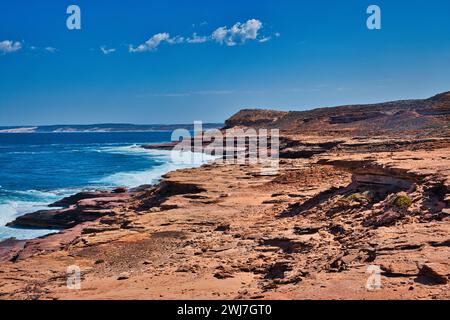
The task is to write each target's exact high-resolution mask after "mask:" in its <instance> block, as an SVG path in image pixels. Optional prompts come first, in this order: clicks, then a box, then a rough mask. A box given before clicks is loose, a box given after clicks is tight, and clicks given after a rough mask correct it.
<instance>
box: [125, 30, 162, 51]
mask: <svg viewBox="0 0 450 320" xmlns="http://www.w3.org/2000/svg"><path fill="white" fill-rule="evenodd" d="M164 41H166V42H170V41H171V40H170V34H168V33H167V32H164V33H157V34H155V35H154V36H152V37H151V38H150V39H148V40H147V41H146V42H145V43H143V44H140V45H139V46H137V47H136V48H133V46H131V45H130V46H129V48H128V49H129V51H130V52H146V51H155V50H156V48H158V46H159V45H160V44H161V43H162V42H164Z"/></svg>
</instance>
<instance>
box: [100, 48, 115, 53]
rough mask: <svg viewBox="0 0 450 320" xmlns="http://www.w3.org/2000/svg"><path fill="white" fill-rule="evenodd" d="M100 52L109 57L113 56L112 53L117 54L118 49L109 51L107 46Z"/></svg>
mask: <svg viewBox="0 0 450 320" xmlns="http://www.w3.org/2000/svg"><path fill="white" fill-rule="evenodd" d="M100 50H101V52H102V53H103V54H104V55H108V54H111V53H114V52H116V49H114V48H112V49H107V48H106V47H105V46H103V47H100Z"/></svg>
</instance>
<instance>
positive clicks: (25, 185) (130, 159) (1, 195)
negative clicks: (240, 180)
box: [0, 132, 212, 241]
mask: <svg viewBox="0 0 450 320" xmlns="http://www.w3.org/2000/svg"><path fill="white" fill-rule="evenodd" d="M170 137H171V132H126V133H118V132H114V133H98V132H96V133H0V241H1V240H3V239H7V238H11V237H14V238H17V239H31V238H35V237H39V236H43V235H46V234H49V233H53V232H55V230H34V229H33V230H30V229H18V228H8V227H6V226H5V225H6V224H7V223H8V222H10V221H12V220H14V219H15V218H16V217H18V216H20V215H23V214H26V213H30V212H34V211H37V210H42V209H48V207H47V206H48V205H49V204H50V203H52V202H54V201H56V200H59V199H61V198H62V197H65V196H69V195H71V194H74V193H76V192H79V191H83V190H95V189H104V188H113V187H117V186H126V187H136V186H139V185H143V184H152V183H157V182H158V180H159V179H160V178H161V176H162V175H163V174H165V173H167V172H169V171H172V170H176V169H182V168H187V167H194V166H198V165H201V164H202V163H204V162H205V161H208V160H211V159H212V158H209V159H208V158H202V159H197V160H196V162H195V163H192V162H186V161H181V160H180V159H172V157H171V156H170V151H160V150H145V149H143V148H140V145H142V144H153V143H163V142H169V141H170ZM186 156H189V155H186Z"/></svg>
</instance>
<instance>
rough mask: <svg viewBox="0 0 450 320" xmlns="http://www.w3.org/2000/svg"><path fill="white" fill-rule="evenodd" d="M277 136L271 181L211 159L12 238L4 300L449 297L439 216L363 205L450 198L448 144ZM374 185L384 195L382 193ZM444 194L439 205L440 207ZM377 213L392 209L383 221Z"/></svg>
mask: <svg viewBox="0 0 450 320" xmlns="http://www.w3.org/2000/svg"><path fill="white" fill-rule="evenodd" d="M283 139H289V141H291V143H289V144H288V145H289V147H286V146H282V150H281V154H280V155H281V158H282V159H281V160H280V172H279V174H278V175H277V176H275V177H268V176H261V175H260V174H259V170H260V169H259V168H258V167H257V166H245V165H244V166H242V165H233V164H221V163H218V162H213V163H210V164H206V165H202V166H201V167H198V168H190V169H183V170H178V171H172V172H169V173H167V174H165V175H164V176H163V178H162V180H161V182H160V183H159V184H157V185H155V186H151V187H150V186H149V187H144V188H143V189H141V190H138V192H136V194H135V195H133V196H132V197H130V198H129V199H127V200H126V201H124V202H122V203H117V201H114V202H115V203H114V202H112V203H114V205H113V209H112V210H113V212H110V214H108V215H106V216H102V217H99V218H98V219H96V220H93V221H83V222H81V223H80V224H78V225H76V226H75V227H72V228H68V229H66V230H64V231H63V232H61V233H59V234H56V235H49V236H47V237H44V238H38V239H34V240H30V241H26V242H25V243H20V244H15V245H13V244H11V243H9V244H8V246H9V251H8V252H7V254H6V253H5V252H3V253H1V252H0V257H3V262H0V265H1V267H2V269H1V270H3V272H2V273H0V279H3V277H8V278H11V277H14V278H15V279H17V280H14V281H11V280H9V281H5V286H3V287H1V288H0V297H1V298H3V299H11V298H15V299H17V298H19V299H31V298H39V299H89V298H93V299H95V298H98V297H100V296H101V297H102V299H115V298H126V299H179V298H181V299H217V298H225V299H307V298H312V299H355V298H358V299H361V298H362V299H411V298H430V297H436V298H439V299H441V298H443V299H444V298H447V299H448V298H449V296H448V292H450V291H449V290H448V288H449V287H448V286H449V284H448V282H445V283H443V284H439V281H444V279H446V278H445V277H446V275H445V272H446V271H440V270H445V268H446V266H447V265H448V259H447V258H448V256H449V254H450V253H449V251H448V245H445V243H448V233H449V232H450V230H449V224H448V219H449V212H448V210H447V209H443V210H442V211H439V212H438V211H436V212H435V213H433V212H431V211H430V212H429V214H428V215H427V214H421V215H416V214H414V213H413V212H415V211H414V210H417V209H416V208H415V207H412V208H411V209H408V210H410V211H408V214H406V212H404V211H401V210H397V209H395V208H394V207H392V206H391V205H390V202H389V201H390V200H389V199H387V200H382V201H380V200H377V199H375V200H374V199H369V198H368V197H367V196H366V194H367V195H368V194H374V195H375V196H374V197H375V198H376V197H377V196H376V194H377V192H391V193H392V195H389V196H388V198H389V197H393V196H395V195H396V194H398V193H399V192H403V191H401V190H403V189H404V188H405V187H404V185H403V183H405V181H406V182H408V183H413V184H415V185H417V186H418V187H417V188H416V191H414V192H413V193H412V195H413V196H415V197H417V196H418V194H420V193H421V192H426V190H427V189H426V187H427V185H428V183H429V182H427V181H429V177H433V181H434V183H440V184H439V186H440V188H446V189H445V190H447V191H446V192H447V193H448V192H449V190H450V189H449V186H450V183H449V182H450V180H449V177H450V173H449V168H450V164H449V163H448V161H450V159H449V158H448V157H446V156H445V155H446V154H449V152H450V149H449V148H450V141H449V139H433V138H431V139H427V140H426V141H421V140H417V141H412V142H410V143H409V144H406V143H403V142H402V141H406V140H402V139H400V138H399V139H397V140H395V141H394V142H395V144H396V145H398V146H399V147H398V150H396V151H395V157H392V155H391V152H387V151H384V149H385V148H386V146H390V145H391V144H392V143H393V142H392V138H389V139H382V138H380V139H373V138H367V139H361V138H358V139H354V138H339V143H335V142H333V143H330V141H336V138H333V137H310V136H295V137H294V136H283ZM305 141H307V145H305ZM295 144H296V145H297V147H295ZM377 150H379V151H377ZM312 151H314V152H312ZM374 152H377V159H374V157H373V153H374ZM436 157H439V158H442V159H441V161H440V162H436V161H432V159H435V158H436ZM362 164H364V165H362ZM423 168H426V170H425V169H423ZM374 177H377V179H380V177H381V178H382V181H384V183H385V185H386V187H383V188H381V190H380V189H379V181H378V180H377V181H378V182H377V181H375V180H370V179H374ZM427 177H428V178H427ZM364 179H365V180H364ZM371 183H372V184H371ZM389 188H393V189H392V190H393V191H390V189H389ZM421 190H425V191H421ZM415 193H417V195H414V194H415ZM447 193H445V195H444V198H443V199H441V200H436V201H437V202H436V203H440V201H449V200H450V199H448V195H447ZM445 197H447V198H445ZM445 199H447V200H445ZM89 200H90V199H88V200H87V201H89ZM116 200H117V199H116ZM82 201H83V200H82ZM371 201H379V202H378V203H377V204H376V205H375V207H373V205H372V204H369V203H370V202H371ZM84 204H85V205H86V203H84ZM87 204H88V205H92V203H90V204H89V203H87ZM381 205H383V206H386V208H389V209H385V212H387V213H388V214H384V215H383V214H380V213H379V212H380V209H379V206H381ZM447 205H448V204H447ZM444 206H445V205H444ZM88 207H89V206H88ZM91 209H92V208H91ZM102 210H103V209H102ZM377 210H378V211H377ZM389 210H390V211H389ZM389 212H390V213H389ZM355 217H358V218H355ZM417 219H419V220H417ZM407 248H408V249H407ZM0 259H1V258H0ZM446 259H447V260H446ZM374 263H375V264H377V265H381V267H382V270H383V277H382V279H383V288H384V289H383V290H382V291H374V292H371V291H367V290H365V289H364V286H365V283H366V279H367V274H366V267H367V266H368V265H371V264H374ZM69 265H77V266H79V267H80V268H81V270H82V274H83V281H82V289H81V290H70V289H68V288H66V286H65V280H64V281H63V279H65V278H64V275H65V274H66V268H67V266H69ZM23 268H25V269H26V270H28V271H30V272H31V270H33V274H32V276H31V278H30V277H29V275H27V277H25V275H21V274H20V272H18V271H16V270H19V269H23ZM48 270H51V273H50V274H49V271H48ZM397 274H401V277H397V276H396V275H397ZM436 279H438V280H436ZM439 279H440V280H439ZM2 281H3V280H2ZM427 281H428V282H431V283H435V282H434V281H436V284H435V285H432V286H430V285H429V284H427ZM31 283H34V284H35V287H34V289H31V290H30V288H29V285H30V284H31ZM321 284H322V285H321ZM411 287H412V288H413V290H411Z"/></svg>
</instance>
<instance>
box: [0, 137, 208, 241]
mask: <svg viewBox="0 0 450 320" xmlns="http://www.w3.org/2000/svg"><path fill="white" fill-rule="evenodd" d="M165 144H167V145H168V144H169V143H163V144H150V145H142V146H137V145H136V146H133V149H141V150H143V151H144V150H155V151H156V152H158V153H159V152H160V153H165V152H168V151H169V150H171V148H159V147H158V146H160V145H161V146H162V145H165ZM123 148H128V146H127V147H123ZM166 157H170V153H168V154H167V155H166ZM184 158H186V159H184ZM189 158H192V159H194V155H193V153H191V152H185V153H184V155H183V159H177V160H176V161H172V160H167V161H165V162H164V163H163V164H161V165H159V166H155V167H153V168H152V169H150V170H146V171H142V172H135V173H128V172H119V173H116V174H113V175H112V176H109V177H108V178H104V180H105V182H106V181H107V180H106V179H108V180H111V179H113V178H114V180H117V179H119V177H116V176H119V175H126V176H132V175H134V176H136V177H135V178H134V180H136V181H137V180H142V178H138V176H147V180H148V184H144V185H131V184H130V182H129V181H128V182H125V183H120V185H122V186H118V185H117V186H111V187H100V188H95V189H93V188H92V187H91V188H87V189H84V190H83V188H80V190H78V191H76V192H75V191H74V193H72V194H70V193H66V194H65V195H64V196H62V197H61V198H59V199H58V198H55V199H54V200H53V202H52V203H44V202H42V204H41V205H40V206H39V207H40V209H37V210H34V211H29V212H25V213H23V214H21V215H19V216H17V217H16V218H15V219H14V220H12V221H8V222H7V223H6V225H5V226H6V227H13V228H17V230H25V231H27V230H28V231H32V230H36V231H37V233H40V232H39V231H41V232H47V234H43V235H37V236H35V237H33V238H26V239H16V238H14V237H11V238H3V239H0V247H2V246H4V245H3V244H2V243H3V242H5V241H6V242H11V241H18V242H23V241H25V242H26V241H28V240H33V239H37V238H44V237H46V236H47V235H52V234H55V233H58V232H60V231H62V230H65V229H67V228H69V227H73V226H75V225H77V224H79V223H82V222H84V221H85V220H86V221H90V220H92V219H94V220H95V219H96V218H98V216H96V211H98V212H97V213H98V214H99V215H102V214H108V212H106V211H107V210H108V209H110V207H111V206H112V207H115V206H118V205H119V203H120V202H125V201H126V200H128V198H131V196H132V195H134V194H135V193H136V191H142V190H144V189H146V188H152V187H153V186H155V185H157V184H158V183H159V181H160V180H161V179H162V177H163V176H164V175H165V174H167V173H169V172H171V171H175V170H180V169H185V168H195V167H198V166H201V165H202V164H204V163H207V162H209V161H211V160H213V157H208V156H207V155H204V156H203V157H202V158H201V159H200V160H199V158H198V157H195V161H193V162H192V163H190V162H188V161H187V160H188V159H189ZM125 178H126V180H130V177H122V178H120V180H122V181H123V180H124V179H125ZM131 178H132V177H131ZM132 180H133V179H132ZM114 184H117V182H115V183H114ZM106 197H109V198H110V199H109V200H111V201H110V202H111V204H109V202H108V201H102V198H103V200H106V199H104V198H106ZM92 198H100V200H101V201H100V203H98V204H92V203H90V204H89V203H88V206H87V208H85V209H86V210H85V209H81V208H82V207H83V204H81V206H80V207H79V208H77V207H76V206H75V205H76V202H78V201H79V200H88V199H92ZM121 198H123V199H121ZM96 207H98V208H96ZM30 208H31V207H30ZM78 209H80V210H78ZM70 210H72V211H73V215H74V216H82V215H83V214H84V212H83V211H86V212H87V213H88V215H90V214H92V216H86V217H83V218H82V219H81V220H78V221H69V220H70V217H68V218H66V219H63V221H58V220H57V219H56V220H52V219H49V218H46V217H45V216H46V215H50V214H55V215H62V214H65V212H67V211H70ZM103 210H106V211H105V212H102V211H103ZM27 218H30V219H28V220H29V221H28V222H26V221H27ZM64 221H65V222H64Z"/></svg>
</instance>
